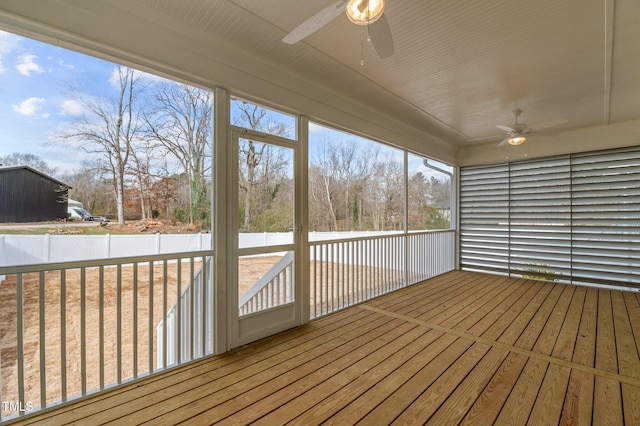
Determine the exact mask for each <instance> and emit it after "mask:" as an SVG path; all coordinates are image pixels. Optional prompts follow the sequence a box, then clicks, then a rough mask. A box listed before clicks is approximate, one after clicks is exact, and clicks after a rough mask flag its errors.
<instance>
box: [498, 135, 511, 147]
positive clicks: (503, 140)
mask: <svg viewBox="0 0 640 426" xmlns="http://www.w3.org/2000/svg"><path fill="white" fill-rule="evenodd" d="M509 139H511V136H507V137H506V138H504V139H502V141H501V142H500V143H499V144H498V147H501V146H505V145H506V144H507V142H508V141H509Z"/></svg>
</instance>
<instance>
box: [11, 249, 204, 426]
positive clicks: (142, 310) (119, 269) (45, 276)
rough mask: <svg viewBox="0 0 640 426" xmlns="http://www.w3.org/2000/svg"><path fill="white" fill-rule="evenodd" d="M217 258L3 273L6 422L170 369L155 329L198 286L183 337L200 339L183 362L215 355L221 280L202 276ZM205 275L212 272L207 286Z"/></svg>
mask: <svg viewBox="0 0 640 426" xmlns="http://www.w3.org/2000/svg"><path fill="white" fill-rule="evenodd" d="M212 255H213V252H212V251H210V250H207V251H200V252H184V253H175V254H162V255H153V256H136V257H123V258H117V259H102V260H91V261H78V262H66V263H47V264H35V265H28V266H11V267H0V276H2V275H3V276H4V279H3V280H2V281H0V316H1V318H0V350H1V352H0V357H1V359H0V366H1V369H0V383H1V393H0V397H1V399H2V401H3V402H5V401H8V404H4V405H3V410H2V412H1V414H0V421H3V420H7V417H14V416H20V415H22V414H26V413H27V412H29V411H32V410H37V409H43V408H47V407H50V406H52V405H56V404H58V403H60V402H65V401H68V400H70V399H74V398H77V397H81V396H84V395H87V394H89V393H92V392H94V391H97V390H102V389H105V388H107V387H110V386H112V385H117V384H121V383H124V382H127V381H130V380H134V379H137V378H139V377H142V376H148V375H150V374H154V373H156V372H158V371H161V370H162V369H163V368H165V367H167V366H168V365H171V362H170V359H169V352H168V350H167V349H168V346H167V344H166V342H167V340H168V339H167V335H166V334H165V331H164V330H163V332H162V333H161V337H160V339H158V336H157V334H156V324H158V322H159V321H160V320H161V319H162V318H164V316H165V313H166V312H167V311H168V308H169V306H172V305H173V304H174V303H175V302H176V300H177V295H179V294H182V293H183V289H185V288H186V287H187V286H188V284H189V283H190V282H194V280H195V281H196V285H195V286H192V290H189V291H193V297H190V298H189V304H190V307H189V308H188V309H191V311H188V310H186V311H187V312H193V315H192V316H191V314H190V318H189V319H190V320H191V319H192V321H189V322H187V321H185V322H181V326H183V327H186V328H182V331H181V333H183V334H187V335H190V336H192V338H191V340H190V343H191V348H190V349H189V350H190V352H189V354H188V356H186V357H183V359H185V358H195V357H199V356H202V355H205V354H210V353H212V352H213V341H212V338H213V331H214V330H213V312H212V309H213V304H212V303H210V301H211V300H212V296H213V294H212V291H211V284H210V283H211V278H212V275H211V273H210V272H209V271H207V268H201V265H203V264H207V262H209V261H208V260H207V259H210V258H211V256H212ZM198 269H201V270H202V271H207V272H203V273H202V274H201V275H199V276H200V277H201V280H200V281H198V279H195V277H196V270H198ZM198 283H199V284H198ZM204 301H209V302H206V303H205V302H204ZM198 309H200V310H201V311H200V312H201V313H199V314H196V312H198ZM202 310H204V313H202ZM198 340H200V342H202V343H201V344H196V343H195V342H197V341H198Z"/></svg>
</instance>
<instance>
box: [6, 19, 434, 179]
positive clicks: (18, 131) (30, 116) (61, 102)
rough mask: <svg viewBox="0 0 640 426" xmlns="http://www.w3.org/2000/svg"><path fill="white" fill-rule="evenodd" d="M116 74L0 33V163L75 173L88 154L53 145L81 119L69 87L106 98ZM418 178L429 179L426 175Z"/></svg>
mask: <svg viewBox="0 0 640 426" xmlns="http://www.w3.org/2000/svg"><path fill="white" fill-rule="evenodd" d="M115 72H116V64H114V63H112V62H108V61H104V60H101V59H97V58H94V57H91V56H88V55H84V54H81V53H77V52H74V51H71V50H68V49H64V48H61V47H58V46H54V45H50V44H47V43H42V42H39V41H35V40H32V39H29V38H26V37H21V36H17V35H14V34H10V33H7V32H3V31H0V129H2V131H1V132H0V157H4V156H6V155H10V154H12V153H21V154H34V155H37V156H38V157H40V158H41V159H42V160H44V161H45V162H46V163H47V164H48V165H49V166H50V167H53V168H56V169H57V171H58V175H59V174H62V173H66V172H73V171H75V170H76V169H77V168H79V167H80V165H81V162H82V161H83V160H89V159H91V157H90V154H88V153H86V152H84V151H83V150H82V149H80V148H79V147H77V146H72V145H70V144H68V143H65V142H61V141H59V140H56V139H55V134H56V132H57V131H59V130H60V129H63V128H65V126H68V125H69V122H70V121H72V120H74V119H77V118H79V117H80V116H81V115H82V113H83V111H82V106H81V105H80V104H79V103H78V102H76V101H75V100H74V99H73V97H72V96H71V94H70V89H69V87H70V86H71V85H75V86H78V87H80V88H81V89H83V90H84V91H85V92H87V93H90V94H92V95H96V96H100V97H109V95H110V93H111V94H113V93H115V89H116V87H117V84H116V82H115V80H114V77H115V74H114V73H115ZM145 75H146V76H148V77H149V78H150V79H156V80H158V79H159V78H158V77H154V76H151V75H149V74H145ZM274 115H275V116H277V115H279V114H278V113H275V114H274ZM284 118H288V117H284ZM284 118H283V119H284ZM309 133H310V134H309V140H310V149H309V151H310V154H312V153H313V149H314V148H313V145H314V142H317V141H320V140H322V139H326V140H344V141H345V142H349V141H351V142H354V141H356V142H358V143H366V142H367V140H366V139H364V138H361V137H358V136H355V135H352V134H348V133H345V132H341V131H338V130H334V129H330V128H327V127H325V126H320V125H317V124H314V123H311V125H310V128H309ZM294 134H295V131H294ZM381 154H382V157H383V158H391V157H393V158H394V159H395V157H397V161H402V151H400V150H397V149H392V148H391V147H387V146H384V145H382V146H381ZM414 157H415V156H411V157H410V158H412V163H413V165H412V164H411V163H410V169H413V170H415V171H418V169H421V168H423V166H421V164H420V163H421V160H419V159H417V157H415V158H414ZM415 171H414V172H415ZM423 172H424V173H425V174H431V173H432V172H431V171H430V170H428V169H425V170H424V171H423Z"/></svg>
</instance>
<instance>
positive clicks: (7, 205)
mask: <svg viewBox="0 0 640 426" xmlns="http://www.w3.org/2000/svg"><path fill="white" fill-rule="evenodd" d="M69 188H70V187H69V186H68V185H67V184H65V183H62V182H60V181H59V180H57V179H54V178H52V177H51V176H47V175H45V174H44V173H41V172H39V171H37V170H35V169H32V168H31V167H28V166H11V167H0V222H2V223H6V222H42V221H47V220H56V219H63V218H66V217H67V200H68V198H69Z"/></svg>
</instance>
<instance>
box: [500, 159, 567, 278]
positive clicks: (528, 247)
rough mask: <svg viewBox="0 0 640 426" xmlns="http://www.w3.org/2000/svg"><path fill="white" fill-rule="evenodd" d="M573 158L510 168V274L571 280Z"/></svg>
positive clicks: (527, 162) (525, 163)
mask: <svg viewBox="0 0 640 426" xmlns="http://www.w3.org/2000/svg"><path fill="white" fill-rule="evenodd" d="M570 178H571V172H570V165H569V157H566V156H565V157H556V158H549V159H546V160H545V161H526V162H518V163H511V164H510V165H509V182H510V184H509V216H510V220H509V223H510V228H509V231H510V241H509V242H510V250H509V269H510V270H511V273H513V274H517V275H522V276H525V277H531V278H534V277H536V278H542V279H545V278H549V279H558V277H559V276H560V277H563V278H560V279H567V278H566V277H569V276H570V275H571V179H570Z"/></svg>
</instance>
